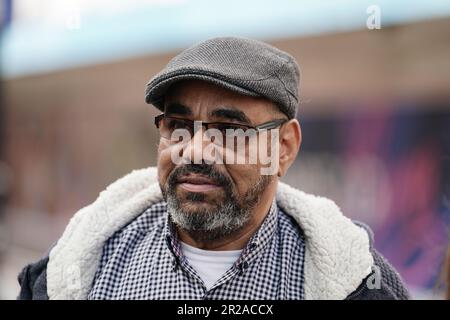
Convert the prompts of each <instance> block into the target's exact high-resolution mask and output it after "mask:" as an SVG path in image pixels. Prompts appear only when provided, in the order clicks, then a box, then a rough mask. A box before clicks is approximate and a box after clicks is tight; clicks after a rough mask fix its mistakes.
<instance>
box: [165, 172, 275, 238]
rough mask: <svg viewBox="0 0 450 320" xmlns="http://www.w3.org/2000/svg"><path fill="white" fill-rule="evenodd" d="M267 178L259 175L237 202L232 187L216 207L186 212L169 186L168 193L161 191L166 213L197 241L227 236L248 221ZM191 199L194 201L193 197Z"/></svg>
mask: <svg viewBox="0 0 450 320" xmlns="http://www.w3.org/2000/svg"><path fill="white" fill-rule="evenodd" d="M270 181H271V177H270V176H267V175H263V176H261V177H260V179H259V180H258V182H257V183H256V184H255V185H254V186H253V187H252V188H250V190H249V191H248V192H247V193H246V194H245V195H244V196H243V197H242V198H243V199H242V201H239V200H238V197H237V196H236V195H235V194H234V193H232V192H231V190H229V189H228V188H225V197H224V199H225V200H224V201H223V203H218V204H217V205H216V209H215V210H214V209H213V210H211V209H210V210H206V209H199V210H198V211H196V212H186V211H185V210H183V208H182V205H181V203H180V201H179V199H178V198H177V196H176V192H175V190H174V188H168V189H169V190H168V191H167V193H165V192H163V193H165V198H166V202H167V211H168V213H169V216H170V218H171V220H172V222H173V223H174V224H175V225H176V226H177V227H179V228H181V229H182V230H184V231H186V232H187V233H188V234H189V235H190V236H191V237H192V238H193V239H194V240H196V241H199V242H200V241H201V242H205V241H217V240H221V239H226V238H229V237H230V236H232V235H233V234H235V233H237V232H239V231H240V230H242V229H243V228H244V227H245V226H246V225H247V224H248V223H249V221H250V219H251V217H252V211H253V209H254V208H255V206H256V205H257V204H258V202H259V200H260V198H261V195H262V192H263V191H264V190H265V189H266V187H267V185H268V184H269V183H270ZM199 198H201V195H200V197H199ZM190 200H193V201H195V200H196V199H195V196H193V197H192V198H191V199H190Z"/></svg>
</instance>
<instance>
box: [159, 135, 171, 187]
mask: <svg viewBox="0 0 450 320" xmlns="http://www.w3.org/2000/svg"><path fill="white" fill-rule="evenodd" d="M157 166H158V180H159V183H160V184H161V185H163V186H165V185H166V182H167V179H168V177H169V174H170V173H171V172H172V170H173V169H174V167H175V165H174V163H173V161H172V158H171V152H170V148H169V147H168V145H167V144H165V143H164V142H160V143H159V146H158V165H157Z"/></svg>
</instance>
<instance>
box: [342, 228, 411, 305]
mask: <svg viewBox="0 0 450 320" xmlns="http://www.w3.org/2000/svg"><path fill="white" fill-rule="evenodd" d="M354 223H355V224H356V225H358V226H360V227H362V228H364V229H365V230H366V231H367V233H368V235H369V239H370V251H371V253H372V256H373V261H374V265H373V266H372V272H371V273H370V274H369V275H368V276H367V277H366V278H365V279H364V280H363V281H362V283H361V284H360V286H359V287H358V288H357V289H356V290H355V291H354V292H352V293H351V294H350V295H349V296H348V297H347V299H350V300H408V299H411V296H410V294H409V292H408V290H407V289H406V286H405V284H404V282H403V280H402V278H401V276H400V274H399V273H398V272H397V271H396V270H395V268H394V267H393V266H392V265H391V264H390V263H389V262H388V261H387V260H386V258H384V257H383V256H382V255H381V254H380V253H379V252H378V251H377V250H376V249H375V248H374V245H373V243H374V239H373V233H372V231H371V230H370V228H369V227H368V226H367V225H365V224H364V223H361V222H359V221H354Z"/></svg>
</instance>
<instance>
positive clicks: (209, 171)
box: [168, 164, 232, 187]
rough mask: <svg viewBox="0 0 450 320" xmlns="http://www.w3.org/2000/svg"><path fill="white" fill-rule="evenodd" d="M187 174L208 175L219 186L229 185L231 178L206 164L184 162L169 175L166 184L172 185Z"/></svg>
mask: <svg viewBox="0 0 450 320" xmlns="http://www.w3.org/2000/svg"><path fill="white" fill-rule="evenodd" d="M189 174H199V175H203V176H206V177H208V178H209V179H211V180H212V181H213V182H214V183H215V184H216V185H218V186H221V187H229V186H231V183H232V181H231V179H230V178H228V177H226V176H225V175H224V174H223V173H221V172H220V171H218V170H217V169H215V168H214V167H213V166H212V165H208V164H186V165H183V166H181V167H177V168H175V169H174V170H173V171H172V173H171V174H170V176H169V179H168V185H169V186H171V187H173V186H175V184H177V183H178V182H179V180H181V178H183V177H184V176H187V175H189Z"/></svg>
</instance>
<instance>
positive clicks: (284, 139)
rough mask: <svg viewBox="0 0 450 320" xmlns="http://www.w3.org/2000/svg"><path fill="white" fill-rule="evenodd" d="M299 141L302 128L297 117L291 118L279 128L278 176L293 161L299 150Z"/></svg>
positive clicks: (284, 171) (283, 172) (283, 173)
mask: <svg viewBox="0 0 450 320" xmlns="http://www.w3.org/2000/svg"><path fill="white" fill-rule="evenodd" d="M301 143H302V130H301V128H300V123H299V122H298V121H297V119H291V120H289V121H288V122H286V123H285V124H283V126H282V127H281V129H280V154H279V156H280V158H279V159H280V160H279V161H280V162H279V168H278V176H279V177H282V176H284V175H285V174H286V171H287V170H288V169H289V167H290V166H291V164H292V163H293V162H294V160H295V158H296V157H297V154H298V151H299V150H300V145H301Z"/></svg>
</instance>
